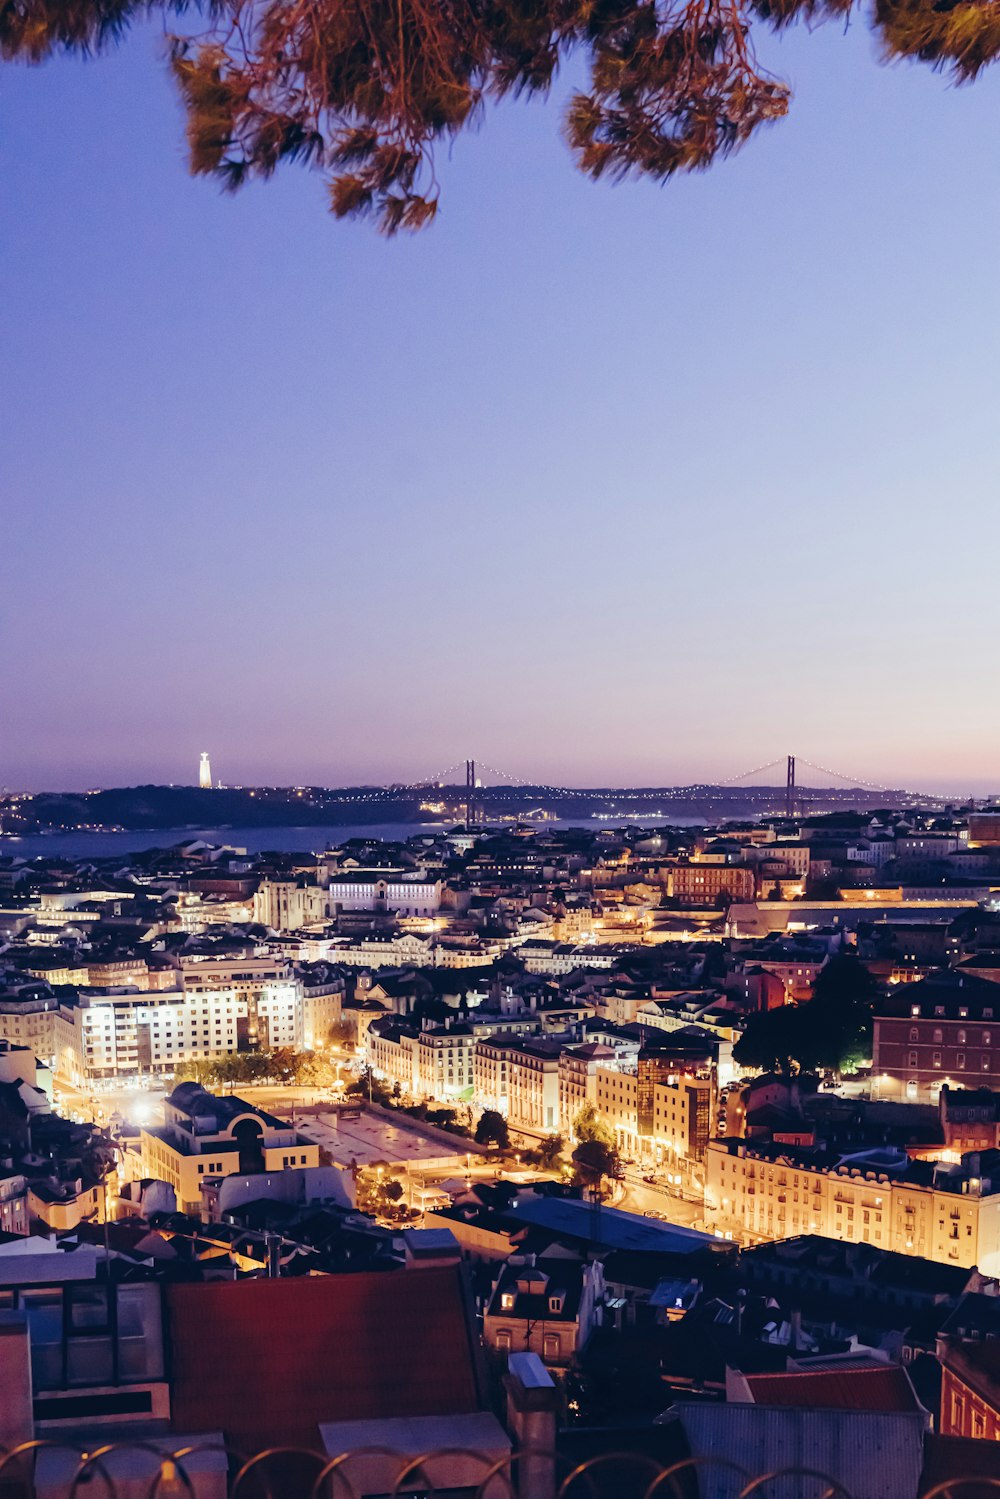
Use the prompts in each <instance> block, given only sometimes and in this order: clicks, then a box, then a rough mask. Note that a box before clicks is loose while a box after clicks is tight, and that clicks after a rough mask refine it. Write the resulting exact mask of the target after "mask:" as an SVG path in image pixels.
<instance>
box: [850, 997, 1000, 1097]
mask: <svg viewBox="0 0 1000 1499" xmlns="http://www.w3.org/2000/svg"><path fill="white" fill-rule="evenodd" d="M900 991H901V992H900ZM872 1065H873V1071H874V1072H875V1074H876V1075H877V1076H878V1078H879V1091H880V1094H881V1096H882V1097H883V1098H906V1099H932V1100H933V1099H936V1098H937V1096H938V1093H939V1092H940V1089H941V1088H942V1086H943V1085H945V1084H947V1085H948V1086H949V1087H957V1088H991V1089H998V1088H1000V986H998V985H997V984H994V983H990V982H989V981H987V980H985V979H975V978H972V977H968V976H965V975H962V974H956V973H954V972H953V971H951V970H948V971H947V972H943V973H941V974H935V975H933V976H932V977H930V978H927V979H923V980H922V981H921V982H920V983H916V984H907V985H901V986H898V987H897V990H896V992H894V993H893V994H892V995H891V996H890V997H889V998H888V999H887V1000H884V1001H883V1002H882V1004H881V1006H880V1007H879V1011H878V1013H877V1014H876V1016H875V1019H874V1041H873V1064H872Z"/></svg>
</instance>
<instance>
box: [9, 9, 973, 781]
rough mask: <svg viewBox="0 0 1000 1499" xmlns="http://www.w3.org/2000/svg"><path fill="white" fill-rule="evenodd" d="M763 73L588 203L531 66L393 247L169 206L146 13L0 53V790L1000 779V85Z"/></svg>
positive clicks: (286, 205)
mask: <svg viewBox="0 0 1000 1499" xmlns="http://www.w3.org/2000/svg"><path fill="white" fill-rule="evenodd" d="M760 46H761V51H762V53H763V54H764V56H765V59H766V60H768V61H770V62H771V63H772V65H773V66H774V67H775V69H776V71H778V72H780V73H781V74H782V75H783V76H785V77H787V78H790V79H791V81H792V82H793V84H794V86H795V88H796V92H797V98H796V101H795V103H794V107H793V112H792V115H791V117H790V118H789V119H788V120H787V121H785V122H784V123H783V124H779V125H777V126H775V127H774V128H773V129H771V130H770V131H768V132H765V133H763V134H761V135H759V136H758V138H757V139H756V140H755V141H754V142H753V143H752V144H751V146H750V147H748V148H747V149H745V150H744V151H743V153H742V154H741V155H739V156H737V157H736V158H734V159H733V160H731V161H730V162H728V163H723V164H721V165H718V166H717V167H716V168H714V169H713V170H712V171H711V172H710V173H709V174H707V175H705V176H703V177H700V178H698V179H688V180H686V181H678V182H675V183H673V184H671V185H669V186H667V187H666V188H663V189H660V188H656V187H654V186H652V185H650V184H645V183H643V184H630V185H626V186H619V187H611V186H604V185H601V186H594V185H593V184H591V183H589V182H587V181H586V180H585V179H583V178H582V177H581V176H579V175H578V174H577V173H576V172H575V170H574V168H573V167H572V164H571V162H570V159H569V155H568V153H567V151H566V149H565V148H564V146H563V144H562V142H561V140H560V136H559V111H560V105H561V102H562V100H563V99H564V98H565V96H566V94H567V92H568V90H569V86H570V84H569V80H568V79H563V80H562V81H561V82H560V83H558V84H557V86H556V89H555V93H554V96H553V99H552V100H551V101H550V103H549V105H548V106H542V105H539V104H535V105H530V106H529V105H524V104H520V105H511V106H510V107H506V108H504V109H503V110H501V111H499V112H497V111H490V112H489V113H488V114H487V117H486V120H485V123H484V125H483V127H482V129H481V130H480V131H479V133H478V134H477V135H475V136H472V137H469V138H468V139H464V140H462V141H460V142H458V143H457V144H456V145H455V147H454V149H453V153H452V159H451V161H450V162H443V163H442V176H443V184H444V201H443V212H442V214H441V216H440V218H439V221H438V223H437V225H436V227H434V228H433V229H432V230H431V231H430V232H428V233H425V234H423V235H422V236H418V237H417V238H415V239H413V238H406V239H399V240H396V241H394V242H390V243H386V242H385V241H383V240H381V239H379V238H378V237H377V236H376V235H375V233H374V231H372V230H371V229H370V228H368V227H365V226H362V225H358V224H337V223H335V222H334V220H333V219H332V218H331V217H330V216H329V215H328V214H327V213H326V211H325V203H324V188H323V184H322V181H321V179H320V178H319V177H318V176H313V175H310V174H309V173H308V172H306V171H303V170H301V169H298V168H295V167H291V168H287V169H286V170H285V171H284V173H283V174H282V175H280V176H279V177H278V178H277V179H275V180H274V181H273V182H272V183H270V184H268V185H265V186H260V187H255V188H253V189H251V190H249V191H246V192H244V193H243V194H242V195H240V196H238V197H236V198H224V197H222V196H221V195H220V194H219V192H218V190H217V188H216V186H215V185H214V184H212V183H208V182H205V181H197V182H196V181H192V180H191V179H190V178H189V177H188V176H187V173H186V168H185V164H184V151H183V136H182V123H181V119H180V111H179V108H178V106H177V104H176V102H175V100H174V97H173V93H172V86H171V84H170V82H169V80H168V78H167V76H166V72H165V68H164V66H163V64H162V62H161V60H160V59H159V57H158V56H157V47H158V44H157V42H156V38H155V34H154V33H153V32H152V31H150V32H149V33H146V34H140V35H136V36H134V37H133V38H132V40H131V41H130V42H129V43H128V44H127V45H126V46H125V47H124V48H123V49H122V50H121V51H120V52H118V53H117V54H114V55H111V56H109V57H107V58H104V59H101V60H99V61H96V62H91V63H88V64H84V63H81V62H74V61H60V62H58V63H55V64H50V65H49V66H47V67H45V68H43V69H41V70H35V71H28V70H25V69H20V68H18V69H14V68H12V67H10V66H7V67H5V69H4V72H3V80H2V81H3V89H2V93H0V194H2V200H3V204H4V208H3V228H2V230H0V270H2V275H3V282H2V284H3V286H4V290H5V296H4V300H3V309H2V312H0V327H2V343H0V348H2V359H0V398H2V411H3V428H4V441H3V444H2V449H0V496H2V503H0V520H2V524H0V785H7V786H10V787H18V788H22V787H23V788H27V789H41V788H63V787H65V788H69V787H81V786H88V785H116V784H123V783H124V784H128V783H134V782H138V781H149V780H171V781H192V780H194V778H195V774H196V762H197V754H198V751H199V750H201V749H208V750H210V751H211V754H212V761H213V767H214V768H215V770H216V772H217V773H218V774H219V775H220V776H221V777H222V778H223V779H225V780H228V781H230V782H233V781H237V782H243V783H248V782H253V781H268V782H303V781H319V782H327V783H330V784H335V783H339V782H345V781H354V780H358V779H365V780H379V781H381V780H392V779H405V780H410V779H414V778H416V777H418V776H422V775H425V774H429V773H431V772H433V771H435V770H437V769H438V768H440V767H443V766H445V765H448V764H451V763H453V762H455V761H456V760H458V759H459V758H461V757H463V756H464V755H466V754H467V753H468V754H475V755H477V756H479V757H481V758H482V759H484V760H486V761H488V762H489V763H490V764H491V765H497V766H501V767H503V768H504V769H508V770H510V771H513V772H515V773H517V774H519V775H522V776H526V777H531V778H538V779H541V780H550V781H557V782H561V783H569V784H573V783H576V784H587V783H591V784H592V783H595V782H602V783H606V782H609V781H610V782H614V783H620V784H628V783H639V782H644V783H649V782H669V781H688V780H692V779H702V778H704V779H708V778H711V777H713V776H720V777H721V776H726V775H730V774H734V773H736V772H737V771H738V770H740V769H741V768H742V767H743V766H749V765H753V764H755V763H757V762H759V761H764V760H768V759H771V758H772V757H774V756H776V755H779V754H783V753H784V752H785V751H788V750H791V751H794V752H796V753H798V754H799V755H801V756H804V757H807V758H809V759H811V760H814V761H819V762H820V763H822V764H826V765H831V766H834V767H835V768H837V769H844V770H847V771H850V772H852V773H853V772H857V773H858V774H859V775H862V776H866V777H868V778H870V779H872V780H875V781H881V782H889V783H890V784H894V785H898V784H908V785H911V786H917V787H923V786H927V787H929V788H935V789H936V788H949V789H950V788H952V787H956V788H957V787H970V788H972V787H974V788H976V789H979V790H987V789H993V790H995V789H998V788H1000V763H998V749H1000V695H998V694H997V692H996V691H995V667H994V653H995V649H996V645H995V642H996V638H997V626H996V619H997V616H996V598H997V584H996V579H997V576H998V562H997V555H998V544H1000V534H998V531H1000V524H998V512H997V496H998V488H1000V486H998V477H1000V472H998V471H1000V441H998V438H1000V400H998V396H1000V277H998V275H997V259H998V239H1000V170H998V147H997V144H996V142H997V128H996V126H997V118H998V104H1000V80H998V78H997V77H995V76H989V77H987V78H985V79H984V80H983V81H981V82H980V83H979V84H978V85H976V86H975V87H973V88H968V89H962V90H955V89H954V88H951V87H950V86H948V85H947V83H946V82H945V81H944V80H943V79H941V78H940V77H937V76H935V75H934V74H932V73H930V72H928V71H926V70H924V69H921V68H919V67H915V66H901V67H894V68H891V69H885V68H882V67H880V66H878V65H877V63H876V60H875V48H874V44H873V43H872V41H871V39H870V38H869V36H868V35H867V33H866V31H865V29H864V27H863V26H861V25H856V26H855V27H854V28H853V29H852V31H851V33H850V34H849V35H847V36H846V37H845V36H843V35H841V34H840V33H839V31H838V30H837V28H836V27H828V28H826V29H824V30H821V31H818V32H816V33H814V34H813V35H812V36H809V35H808V34H806V33H805V32H804V31H798V32H795V33H793V34H792V35H790V36H789V37H788V38H786V39H784V40H783V41H781V42H780V43H779V42H777V41H774V40H771V39H768V38H764V37H762V38H761V39H760ZM800 779H802V777H801V775H800Z"/></svg>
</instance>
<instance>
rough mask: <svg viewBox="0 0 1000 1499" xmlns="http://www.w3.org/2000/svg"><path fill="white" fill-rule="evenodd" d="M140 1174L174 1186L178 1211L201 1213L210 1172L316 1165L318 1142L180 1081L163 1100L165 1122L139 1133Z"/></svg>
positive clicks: (281, 1122)
mask: <svg viewBox="0 0 1000 1499" xmlns="http://www.w3.org/2000/svg"><path fill="white" fill-rule="evenodd" d="M141 1155H142V1173H143V1177H145V1178H155V1179H156V1180H157V1181H164V1182H166V1183H167V1185H168V1186H171V1187H173V1189H174V1192H175V1194H176V1197H177V1206H178V1209H179V1211H180V1212H182V1213H195V1214H197V1213H199V1212H200V1211H201V1206H202V1198H201V1184H202V1182H203V1181H204V1180H205V1179H206V1178H209V1177H224V1176H234V1175H237V1174H242V1175H252V1174H255V1173H257V1172H266V1171H281V1170H289V1169H290V1168H293V1167H294V1168H301V1167H303V1166H318V1165H319V1164H320V1159H319V1146H318V1145H314V1144H313V1142H312V1141H311V1140H307V1139H305V1137H304V1136H302V1135H300V1134H298V1132H297V1131H296V1130H295V1129H294V1128H293V1127H292V1126H291V1125H289V1124H287V1123H285V1121H284V1120H281V1119H276V1118H275V1117H274V1115H273V1114H266V1113H264V1112H263V1110H261V1109H255V1108H254V1107H253V1106H252V1105H251V1104H248V1103H246V1102H244V1100H243V1099H242V1098H236V1097H231V1098H217V1097H215V1096H214V1095H213V1094H211V1093H207V1092H206V1091H205V1089H204V1088H201V1087H199V1085H198V1084H197V1083H181V1084H180V1086H179V1087H177V1088H175V1089H174V1091H173V1092H172V1093H171V1094H170V1096H169V1098H167V1099H166V1101H165V1103H164V1123H163V1125H162V1126H160V1127H157V1128H148V1129H144V1130H143V1131H142V1135H141Z"/></svg>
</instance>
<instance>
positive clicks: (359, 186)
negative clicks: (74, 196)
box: [0, 0, 1000, 234]
mask: <svg viewBox="0 0 1000 1499" xmlns="http://www.w3.org/2000/svg"><path fill="white" fill-rule="evenodd" d="M151 9H153V10H156V9H159V10H161V11H163V12H164V13H165V14H166V17H167V25H168V29H170V30H171V31H172V33H173V34H172V38H171V52H170V55H171V65H172V68H173V72H174V76H175V78H176V81H177V84H178V87H179V89H180V93H181V97H182V99H183V102H184V105H185V107H186V111H187V138H188V148H189V157H190V164H191V170H192V171H193V172H195V173H204V174H208V175H211V176H214V177H216V178H217V179H218V180H219V181H221V183H222V184H223V186H224V187H226V188H228V189H231V190H232V189H236V188H238V187H240V186H241V185H242V184H243V183H244V182H246V181H248V180H249V179H252V178H261V177H269V176H271V174H272V173H273V172H274V171H275V170H276V168H277V167H278V166H279V165H281V164H282V163H283V162H287V161H301V162H306V163H308V164H311V165H314V166H317V167H319V168H321V169H322V170H323V171H325V172H326V173H327V175H328V177H329V181H330V202H331V207H332V209H333V212H334V213H335V214H336V215H337V216H338V217H345V216H349V215H361V216H366V215H367V216H371V217H373V218H374V219H375V221H376V222H377V224H378V226H379V228H380V229H381V230H382V231H383V232H384V233H387V234H394V233H396V232H397V231H398V230H400V229H419V228H421V227H422V226H423V225H425V224H427V223H429V222H430V221H431V220H432V219H433V217H434V215H435V213H436V211H437V203H438V181H437V177H436V173H435V164H434V151H435V146H437V145H440V144H442V143H447V142H448V141H449V140H450V139H451V138H452V137H454V136H455V135H457V134H458V133H459V132H460V131H462V130H463V129H466V128H468V127H469V126H470V125H471V124H472V123H473V122H475V121H476V120H477V119H478V117H479V116H480V115H481V113H482V111H483V109H484V107H485V105H486V104H487V103H488V102H490V101H495V100H499V99H502V98H504V97H507V96H510V95H515V96H516V95H530V94H544V93H546V92H547V91H548V90H549V89H550V87H551V85H552V83H553V81H554V79H555V77H556V74H557V72H558V69H559V67H560V64H561V63H563V62H564V61H565V60H566V58H567V57H568V56H569V54H570V53H571V52H575V53H578V54H582V56H583V58H584V60H585V63H586V68H587V81H586V86H585V87H584V88H583V89H581V90H580V91H578V92H576V93H575V94H573V95H572V97H571V98H570V100H569V103H568V106H567V109H566V114H565V122H564V128H565V134H566V138H567V140H568V142H569V145H570V147H571V149H572V151H573V154H574V156H575V158H576V161H577V164H578V166H579V167H580V168H581V169H582V170H583V171H584V172H586V173H587V174H588V175H589V176H591V177H593V178H599V177H611V178H621V177H626V176H632V175H645V176H649V177H652V178H654V179H655V180H658V181H663V180H665V179H667V178H669V177H671V176H673V175H674V173H677V172H687V171H696V170H700V169H702V168H704V167H707V166H709V165H710V164H711V163H712V162H713V161H715V160H716V159H717V158H719V157H723V156H726V155H727V154H728V153H730V152H732V151H734V150H736V149H737V148H738V147H739V146H741V145H742V144H743V143H744V142H745V141H746V140H747V139H748V137H749V136H750V135H752V134H753V132H754V131H755V130H756V129H758V127H760V126H761V125H764V124H767V123H769V122H770V121H772V120H775V119H778V118H779V117H780V116H782V115H784V114H785V113H786V112H787V110H788V105H789V99H790V90H789V88H788V86H787V85H786V84H785V83H783V82H781V81H780V80H779V79H777V78H775V77H774V76H772V75H771V74H770V73H769V72H768V71H767V69H766V68H765V67H764V66H763V65H762V64H761V63H760V62H759V61H758V58H757V54H756V49H755V42H754V38H753V37H752V34H751V33H752V32H753V30H754V27H755V26H756V27H757V29H758V30H760V29H764V30H765V31H766V30H774V31H777V30H780V29H781V28H782V27H785V26H787V25H788V24H789V23H790V22H792V21H794V20H796V19H799V18H802V19H804V20H805V21H806V22H808V23H809V24H814V23H816V22H818V21H821V20H826V19H830V18H837V19H840V20H841V21H843V20H845V19H846V18H847V17H848V16H849V15H850V13H851V12H852V10H853V9H854V5H853V3H852V0H0V56H3V57H6V58H21V59H26V60H28V61H31V62H39V61H41V60H42V59H44V58H46V57H48V56H50V55H51V54H52V53H54V52H57V51H61V50H69V51H74V52H84V53H87V52H94V51H99V50H100V49H102V48H103V47H106V46H107V45H109V44H111V43H114V42H116V41H118V40H119V39H120V38H121V37H122V35H123V34H124V33H125V32H126V31H127V30H128V28H129V26H130V25H131V24H132V22H133V21H135V20H136V19H138V18H140V17H141V16H143V15H145V14H146V13H147V12H148V11H149V10H151ZM870 19H871V24H872V26H873V27H874V29H875V31H876V33H877V35H878V37H879V39H880V42H881V45H882V50H883V53H884V55H885V56H886V57H888V58H895V57H911V58H918V59H920V60H922V61H924V62H926V63H929V64H930V65H931V66H932V67H935V68H941V69H945V70H947V71H948V73H949V74H950V75H951V76H952V77H953V78H954V79H955V80H957V81H959V82H964V81H967V80H969V79H972V78H975V77H976V76H977V74H978V73H979V72H980V70H981V69H982V68H983V67H984V66H985V65H986V64H987V63H989V62H992V61H993V60H994V59H995V58H996V57H997V55H998V54H1000V5H998V4H997V0H872V9H871V15H870Z"/></svg>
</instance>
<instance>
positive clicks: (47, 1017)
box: [0, 984, 59, 1066]
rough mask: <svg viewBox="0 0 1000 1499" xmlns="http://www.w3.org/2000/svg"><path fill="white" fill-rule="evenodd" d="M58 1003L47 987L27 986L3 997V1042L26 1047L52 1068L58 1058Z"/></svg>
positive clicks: (0, 1029) (0, 1016)
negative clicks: (56, 1057)
mask: <svg viewBox="0 0 1000 1499" xmlns="http://www.w3.org/2000/svg"><path fill="white" fill-rule="evenodd" d="M58 1011H59V1001H58V1000H57V998H56V997H55V995H54V994H53V993H52V991H51V990H50V989H49V988H48V985H46V984H32V985H25V986H24V987H23V988H21V989H20V990H15V991H8V993H6V994H0V1040H4V1041H9V1042H10V1043H11V1044H12V1045H14V1046H27V1047H29V1048H30V1049H31V1051H33V1052H34V1054H35V1056H36V1057H37V1058H38V1059H39V1061H43V1062H46V1063H47V1064H48V1065H49V1066H52V1065H53V1063H54V1062H55V1056H56V1046H57V1042H56V1016H57V1014H58Z"/></svg>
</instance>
